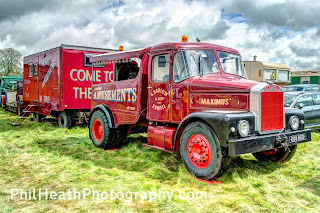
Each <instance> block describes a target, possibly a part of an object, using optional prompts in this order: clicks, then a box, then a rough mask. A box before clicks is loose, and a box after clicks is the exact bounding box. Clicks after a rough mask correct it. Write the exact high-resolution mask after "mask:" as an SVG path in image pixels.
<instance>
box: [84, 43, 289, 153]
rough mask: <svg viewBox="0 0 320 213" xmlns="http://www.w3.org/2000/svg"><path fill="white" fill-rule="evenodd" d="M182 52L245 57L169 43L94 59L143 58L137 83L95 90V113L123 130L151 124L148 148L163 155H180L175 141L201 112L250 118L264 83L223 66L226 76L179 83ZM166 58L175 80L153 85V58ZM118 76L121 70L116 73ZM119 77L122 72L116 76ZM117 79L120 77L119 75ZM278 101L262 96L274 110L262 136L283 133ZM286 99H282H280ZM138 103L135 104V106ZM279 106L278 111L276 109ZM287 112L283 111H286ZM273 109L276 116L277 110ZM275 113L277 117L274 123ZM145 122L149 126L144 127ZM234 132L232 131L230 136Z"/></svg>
mask: <svg viewBox="0 0 320 213" xmlns="http://www.w3.org/2000/svg"><path fill="white" fill-rule="evenodd" d="M180 50H212V51H213V52H214V53H215V55H216V57H217V58H218V51H223V52H228V53H233V54H237V55H239V53H238V52H237V51H236V50H234V49H230V48H226V47H222V46H218V45H213V44H206V43H182V42H178V43H163V44H159V45H156V46H153V47H149V48H146V49H142V50H136V51H128V52H123V53H121V54H114V55H112V54H111V55H110V54H105V55H104V54H102V55H100V56H96V57H93V58H91V59H90V60H91V62H101V61H107V63H108V62H110V60H114V61H116V63H115V66H117V61H118V63H121V60H124V59H128V58H138V57H139V58H140V59H141V66H140V71H139V74H138V76H137V77H136V78H134V79H130V80H123V81H116V80H115V81H114V82H112V83H107V84H100V85H95V84H93V100H92V109H93V108H94V107H95V106H97V105H104V106H106V107H107V108H108V110H110V112H111V113H112V117H113V120H114V126H115V127H116V128H117V127H118V126H119V125H122V124H132V125H137V124H138V125H139V122H140V123H144V124H145V123H148V122H150V124H149V125H148V143H149V145H150V146H153V147H154V148H158V149H164V150H172V149H174V148H175V147H174V143H173V141H174V137H175V135H176V131H177V126H178V124H180V123H181V121H182V120H183V119H184V118H185V117H186V116H188V115H190V114H192V113H195V112H203V111H212V112H215V111H217V112H228V113H230V112H247V111H249V110H250V106H249V103H250V89H251V88H252V87H253V86H255V85H257V84H259V82H255V81H250V80H247V79H245V78H242V77H238V76H235V75H231V74H227V73H225V72H224V71H223V69H222V67H221V64H220V62H219V67H220V72H218V73H213V74H207V75H204V76H195V77H191V78H189V79H186V80H184V81H182V82H179V83H175V82H174V81H173V74H172V69H173V68H172V61H173V56H174V54H175V53H176V52H178V51H180ZM161 54H169V56H170V61H169V63H170V68H169V69H170V72H169V73H170V75H169V78H168V80H167V81H165V82H153V81H152V58H153V57H154V56H157V55H161ZM114 70H117V69H116V68H114ZM115 72H116V71H115ZM115 75H116V73H115ZM278 94H280V95H279V96H276V97H275V98H276V100H277V101H276V102H270V101H269V98H270V96H269V95H267V93H266V94H265V95H262V105H263V106H264V105H265V106H266V105H269V106H268V107H267V108H268V109H270V111H268V112H262V118H261V119H262V131H270V130H273V129H279V128H278V127H279V126H280V125H282V127H281V128H280V129H282V128H283V106H282V105H281V106H280V105H279V104H281V103H282V101H280V99H281V98H282V95H283V93H282V92H280V93H278ZM280 96H281V97H280ZM133 97H134V100H135V101H132V99H133ZM275 106H276V107H275ZM280 108H281V109H282V111H281V110H280ZM272 109H273V110H272ZM270 113H272V114H274V117H273V118H270ZM280 117H281V119H282V123H280V124H279V125H278V126H276V127H275V126H272V125H269V123H271V122H270V121H271V120H270V119H279V118H280ZM141 121H145V122H141ZM226 131H229V130H226Z"/></svg>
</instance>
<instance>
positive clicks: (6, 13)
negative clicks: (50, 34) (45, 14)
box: [0, 0, 55, 21]
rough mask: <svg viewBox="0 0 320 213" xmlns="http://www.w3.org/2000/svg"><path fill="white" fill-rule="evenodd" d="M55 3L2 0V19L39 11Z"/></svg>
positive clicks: (0, 17)
mask: <svg viewBox="0 0 320 213" xmlns="http://www.w3.org/2000/svg"><path fill="white" fill-rule="evenodd" d="M51 4H55V2H54V1H51V2H50V1H41V0H40V1H39V0H27V1H26V0H15V1H7V0H0V5H1V7H0V21H3V20H6V19H12V18H16V17H19V16H23V15H25V14H28V13H32V12H37V11H39V10H42V9H44V8H46V7H50V5H51Z"/></svg>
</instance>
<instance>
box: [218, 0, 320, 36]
mask: <svg viewBox="0 0 320 213" xmlns="http://www.w3.org/2000/svg"><path fill="white" fill-rule="evenodd" d="M265 3H266V2H265ZM222 5H224V6H225V7H226V12H227V13H236V14H239V13H240V14H241V15H242V16H244V17H245V18H246V20H247V21H248V22H249V23H252V24H271V25H275V26H283V27H288V28H291V29H293V30H302V29H305V28H309V27H314V26H318V25H319V24H320V5H319V3H315V2H314V1H311V0H307V1H294V0H288V1H286V2H282V3H274V4H271V3H270V4H261V2H260V1H256V0H238V1H230V0H229V1H226V3H222Z"/></svg>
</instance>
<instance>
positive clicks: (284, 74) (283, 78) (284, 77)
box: [279, 70, 290, 82]
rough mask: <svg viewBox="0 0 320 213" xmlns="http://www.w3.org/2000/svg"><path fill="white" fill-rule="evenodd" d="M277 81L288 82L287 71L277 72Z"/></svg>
mask: <svg viewBox="0 0 320 213" xmlns="http://www.w3.org/2000/svg"><path fill="white" fill-rule="evenodd" d="M279 81H284V82H289V81H290V79H289V70H279Z"/></svg>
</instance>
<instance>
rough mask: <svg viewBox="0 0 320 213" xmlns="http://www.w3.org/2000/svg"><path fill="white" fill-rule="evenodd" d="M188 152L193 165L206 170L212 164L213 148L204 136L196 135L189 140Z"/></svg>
mask: <svg viewBox="0 0 320 213" xmlns="http://www.w3.org/2000/svg"><path fill="white" fill-rule="evenodd" d="M187 152H188V157H189V160H190V161H191V163H192V164H193V165H194V166H195V167H197V168H199V169H204V168H206V167H207V166H208V165H209V164H210V162H211V158H212V151H211V146H210V143H209V141H208V140H207V138H205V137H204V136H203V135H200V134H195V135H192V136H191V137H190V138H189V140H188V143H187Z"/></svg>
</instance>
